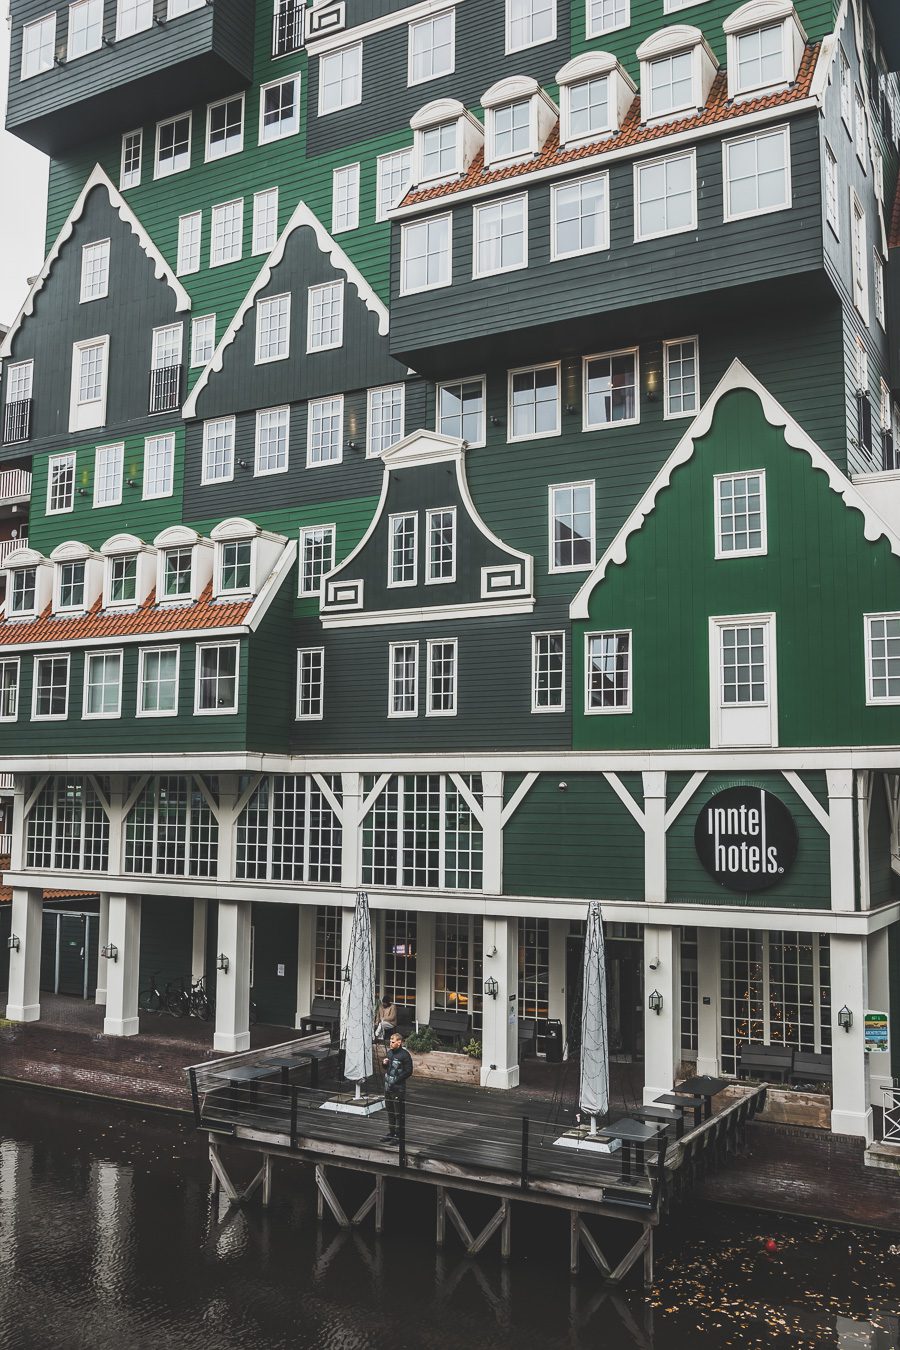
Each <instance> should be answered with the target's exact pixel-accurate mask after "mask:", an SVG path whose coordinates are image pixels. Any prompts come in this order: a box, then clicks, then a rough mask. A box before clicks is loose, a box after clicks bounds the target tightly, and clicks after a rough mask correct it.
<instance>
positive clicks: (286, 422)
mask: <svg viewBox="0 0 900 1350" xmlns="http://www.w3.org/2000/svg"><path fill="white" fill-rule="evenodd" d="M290 429H291V412H290V408H261V409H260V410H259V412H257V414H256V457H255V462H254V467H253V472H254V473H255V474H256V475H257V476H259V475H262V474H267V473H284V472H285V470H286V469H287V466H288V444H289V440H290Z"/></svg>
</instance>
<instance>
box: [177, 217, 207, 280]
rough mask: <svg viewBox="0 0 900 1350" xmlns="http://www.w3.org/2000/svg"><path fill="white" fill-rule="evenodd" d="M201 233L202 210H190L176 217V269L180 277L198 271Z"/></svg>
mask: <svg viewBox="0 0 900 1350" xmlns="http://www.w3.org/2000/svg"><path fill="white" fill-rule="evenodd" d="M202 233H203V212H202V211H191V212H189V214H188V215H186V216H179V217H178V260H177V263H176V271H177V272H178V275H179V276H180V277H185V276H188V275H190V273H191V272H199V271H200V243H201V235H202Z"/></svg>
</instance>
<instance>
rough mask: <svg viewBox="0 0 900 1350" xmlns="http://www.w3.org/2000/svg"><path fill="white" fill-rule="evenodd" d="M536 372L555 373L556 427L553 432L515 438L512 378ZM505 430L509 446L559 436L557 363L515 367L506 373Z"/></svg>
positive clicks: (559, 376) (560, 378)
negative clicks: (551, 371)
mask: <svg viewBox="0 0 900 1350" xmlns="http://www.w3.org/2000/svg"><path fill="white" fill-rule="evenodd" d="M538 370H555V371H556V427H555V429H554V430H553V431H536V432H531V433H529V434H527V435H525V436H516V435H514V433H513V397H512V394H513V376H514V375H524V374H526V373H527V372H528V371H538ZM506 428H507V430H506V440H507V444H509V445H513V444H515V443H516V442H518V441H542V440H546V439H547V437H549V436H559V435H560V433H561V431H562V367H561V363H560V362H559V361H542V362H541V364H540V365H537V366H516V367H515V368H514V369H513V370H508V371H507V372H506Z"/></svg>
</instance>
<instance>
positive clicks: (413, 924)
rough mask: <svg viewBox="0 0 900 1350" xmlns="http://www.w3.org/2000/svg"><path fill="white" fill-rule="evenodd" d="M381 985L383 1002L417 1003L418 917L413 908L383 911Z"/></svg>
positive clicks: (407, 1006) (408, 1005)
mask: <svg viewBox="0 0 900 1350" xmlns="http://www.w3.org/2000/svg"><path fill="white" fill-rule="evenodd" d="M382 924H383V931H382V941H381V942H380V943H379V950H380V951H381V971H380V975H381V988H382V990H383V997H384V999H385V1001H386V1002H387V1000H388V999H389V998H390V999H393V1001H394V1003H396V1004H399V1005H400V1007H406V1008H414V1007H415V1006H416V983H417V975H416V945H417V929H418V924H417V916H416V912H415V910H406V909H389V910H386V911H384V912H383V914H382Z"/></svg>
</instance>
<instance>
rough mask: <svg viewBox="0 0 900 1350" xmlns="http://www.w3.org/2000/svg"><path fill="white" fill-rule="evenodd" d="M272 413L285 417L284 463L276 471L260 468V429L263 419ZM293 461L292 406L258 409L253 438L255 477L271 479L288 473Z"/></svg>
mask: <svg viewBox="0 0 900 1350" xmlns="http://www.w3.org/2000/svg"><path fill="white" fill-rule="evenodd" d="M272 413H278V414H279V416H281V415H282V414H283V416H284V463H283V464H282V465H279V466H278V467H276V468H274V469H261V468H260V466H259V451H260V429H261V426H262V419H263V418H264V417H268V416H271V414H272ZM290 460H291V409H290V404H287V403H284V404H281V405H280V406H279V407H276V408H257V410H256V429H255V432H254V437H253V477H254V478H271V476H272V475H273V474H276V473H287V471H288V468H289V467H290Z"/></svg>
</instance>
